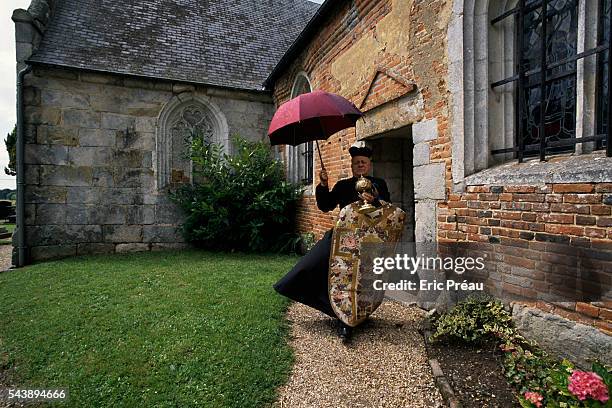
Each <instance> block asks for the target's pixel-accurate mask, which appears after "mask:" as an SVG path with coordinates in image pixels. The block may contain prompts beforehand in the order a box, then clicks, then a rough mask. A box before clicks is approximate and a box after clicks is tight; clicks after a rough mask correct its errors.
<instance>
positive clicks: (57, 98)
mask: <svg viewBox="0 0 612 408" xmlns="http://www.w3.org/2000/svg"><path fill="white" fill-rule="evenodd" d="M40 94H41V101H42V104H43V105H44V106H51V107H58V108H62V109H66V108H76V109H88V108H89V97H88V95H83V94H78V93H71V92H66V91H64V90H58V89H49V88H47V89H42V90H41V92H40Z"/></svg>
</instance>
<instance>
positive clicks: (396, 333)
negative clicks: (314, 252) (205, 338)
mask: <svg viewBox="0 0 612 408" xmlns="http://www.w3.org/2000/svg"><path fill="white" fill-rule="evenodd" d="M423 315H424V314H423V312H422V311H421V310H420V309H418V308H416V307H406V306H403V305H401V304H399V303H395V302H389V301H387V302H385V303H383V304H382V305H381V307H380V308H379V309H378V310H377V311H376V313H375V314H374V315H373V316H372V317H371V318H370V319H369V320H368V321H366V322H365V323H364V324H362V325H361V326H359V327H358V328H357V329H356V330H355V333H354V334H353V339H352V341H351V343H350V344H349V345H348V346H345V345H344V344H342V342H341V341H340V339H339V338H338V336H337V334H336V330H337V323H335V322H334V321H333V320H332V319H330V318H329V317H327V316H325V315H324V314H322V313H319V312H318V311H316V310H314V309H311V308H309V307H307V306H304V305H301V304H299V303H294V304H293V305H291V307H290V308H289V311H288V314H287V318H288V319H289V321H290V322H291V323H292V329H291V341H290V344H291V346H292V348H293V349H294V352H295V358H296V361H295V364H294V366H293V370H292V372H291V376H290V378H289V381H288V383H287V384H286V385H284V386H282V387H281V388H280V389H279V399H278V401H277V403H276V404H275V407H276V408H294V407H305V408H306V407H307V408H316V407H326V408H327V407H329V408H332V407H333V408H340V407H367V408H374V407H393V408H417V407H427V408H434V407H443V406H444V405H443V403H442V397H441V396H440V393H439V392H438V389H437V388H436V386H435V385H434V382H433V377H432V373H431V370H430V368H429V365H428V363H427V355H426V352H425V346H424V344H423V338H422V336H421V335H420V334H419V332H418V324H419V321H420V320H421V319H422V318H423Z"/></svg>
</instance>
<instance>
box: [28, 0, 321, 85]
mask: <svg viewBox="0 0 612 408" xmlns="http://www.w3.org/2000/svg"><path fill="white" fill-rule="evenodd" d="M318 6H319V5H318V4H316V3H313V2H310V1H307V0H147V1H142V0H57V2H56V6H55V9H54V14H53V17H52V19H51V22H50V23H49V25H48V28H47V31H46V32H45V35H44V37H43V40H42V42H41V44H40V47H39V49H38V50H37V51H36V52H35V53H34V55H32V57H30V59H29V61H31V62H34V63H36V62H38V63H44V64H51V65H58V66H66V67H74V68H83V69H88V70H96V71H107V72H113V73H121V74H130V75H138V76H145V77H153V78H165V79H172V80H179V81H186V82H195V83H204V84H209V85H216V86H223V87H230V88H239V89H248V90H260V89H262V84H263V82H264V80H265V79H266V78H267V76H268V75H269V74H270V73H271V72H272V69H273V68H274V67H275V65H276V64H277V63H278V61H279V60H280V58H281V57H282V56H283V54H284V53H285V51H286V50H287V49H288V48H289V47H290V46H291V44H292V43H293V41H294V40H295V39H296V38H297V37H298V34H299V33H300V32H301V31H302V29H303V28H304V27H305V26H306V23H307V22H308V21H309V20H310V18H311V17H312V16H313V15H314V14H315V12H316V10H317V8H318Z"/></svg>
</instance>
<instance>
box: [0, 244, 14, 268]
mask: <svg viewBox="0 0 612 408" xmlns="http://www.w3.org/2000/svg"><path fill="white" fill-rule="evenodd" d="M12 254H13V246H12V245H0V272H2V271H6V270H7V269H9V268H10V267H11V263H12V262H11V256H12Z"/></svg>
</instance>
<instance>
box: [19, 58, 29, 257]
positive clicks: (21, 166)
mask: <svg viewBox="0 0 612 408" xmlns="http://www.w3.org/2000/svg"><path fill="white" fill-rule="evenodd" d="M31 70H32V66H30V65H26V66H25V68H23V69H22V70H21V71H19V74H17V146H16V157H15V159H16V167H17V225H16V230H17V267H18V268H20V267H22V266H24V265H25V264H26V242H25V222H24V221H25V216H24V210H25V203H24V189H25V181H24V178H25V174H24V172H25V167H24V163H23V162H24V150H25V137H24V134H23V133H24V132H23V79H24V77H25V75H26V74H27V73H28V72H30V71H31Z"/></svg>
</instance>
